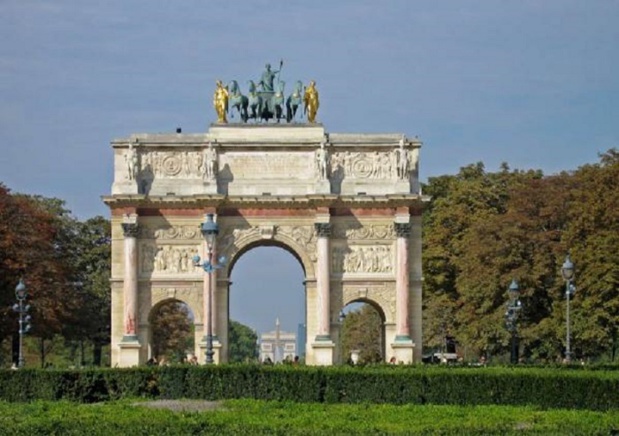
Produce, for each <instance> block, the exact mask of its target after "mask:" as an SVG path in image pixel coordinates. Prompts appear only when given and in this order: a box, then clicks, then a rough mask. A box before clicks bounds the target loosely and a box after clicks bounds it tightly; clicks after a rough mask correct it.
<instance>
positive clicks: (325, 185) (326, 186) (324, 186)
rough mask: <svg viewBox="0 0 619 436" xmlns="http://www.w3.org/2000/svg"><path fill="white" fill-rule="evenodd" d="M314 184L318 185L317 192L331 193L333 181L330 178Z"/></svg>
mask: <svg viewBox="0 0 619 436" xmlns="http://www.w3.org/2000/svg"><path fill="white" fill-rule="evenodd" d="M314 186H315V187H316V194H330V193H331V182H330V181H329V180H318V181H317V182H316V184H315V185H314Z"/></svg>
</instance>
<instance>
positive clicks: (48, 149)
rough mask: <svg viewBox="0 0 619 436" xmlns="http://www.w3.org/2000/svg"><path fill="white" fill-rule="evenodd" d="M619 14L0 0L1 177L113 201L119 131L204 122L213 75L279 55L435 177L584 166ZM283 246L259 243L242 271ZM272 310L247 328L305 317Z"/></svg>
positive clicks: (598, 145)
mask: <svg viewBox="0 0 619 436" xmlns="http://www.w3.org/2000/svg"><path fill="white" fill-rule="evenodd" d="M617 23H619V2H618V1H616V0H589V1H582V0H543V1H541V0H520V1H517V2H516V1H508V0H468V1H462V0H437V1H415V0H384V1H377V0H372V1H370V0H340V1H335V0H324V1H323V0H316V1H312V2H308V1H305V2H301V1H296V0H287V1H282V2H273V1H270V2H267V1H261V0H257V1H247V2H239V1H236V2H228V1H215V0H213V1H204V0H183V1H182V2H178V1H177V2H174V1H163V0H149V1H145V0H131V1H127V0H106V1H103V2H101V1H98V2H95V1H88V0H79V1H78V0H0V146H1V147H2V155H1V156H0V182H1V183H3V184H5V185H6V186H7V187H8V188H10V189H11V190H12V191H14V192H22V193H29V194H40V195H44V196H48V197H58V198H61V199H64V200H65V201H66V202H67V207H68V208H69V209H71V210H72V211H73V213H74V214H75V215H76V216H78V217H79V218H81V219H86V218H89V217H92V216H95V215H104V216H109V211H108V210H107V208H106V207H105V205H104V204H103V203H102V201H101V198H100V197H101V196H102V195H107V194H109V193H110V189H111V184H112V149H111V146H110V141H111V140H113V139H114V138H121V137H127V136H129V135H131V134H132V133H146V132H149V133H159V132H174V131H175V129H176V128H177V127H181V128H182V129H183V132H184V133H199V132H205V131H206V130H207V129H208V126H209V124H210V123H211V122H213V121H215V119H216V117H215V112H214V110H213V108H212V105H211V98H212V93H213V90H214V86H215V81H216V80H217V79H222V80H223V81H224V82H228V81H230V80H233V79H235V80H237V81H238V82H239V84H241V86H242V90H243V91H246V89H243V86H244V84H245V83H246V81H247V80H249V79H253V80H257V79H258V78H259V77H260V74H261V72H262V71H263V69H264V64H265V63H271V64H272V65H273V66H274V67H276V66H277V65H279V60H280V59H283V60H284V66H283V70H282V72H281V77H282V79H283V80H286V81H287V82H288V83H289V84H291V83H293V82H296V81H297V80H302V81H303V82H304V83H308V82H309V80H315V81H316V83H317V88H318V91H319V92H320V100H321V106H320V110H319V112H318V117H317V118H318V121H320V122H321V123H323V125H324V126H325V129H326V130H327V131H328V132H334V133H379V132H387V133H404V134H406V135H407V136H409V137H413V136H418V137H419V138H420V139H421V140H422V141H423V148H422V150H421V157H420V175H421V179H422V181H424V182H425V181H427V180H428V178H430V177H434V176H440V175H444V174H455V173H457V172H458V170H459V169H460V168H461V167H463V166H466V165H469V164H472V163H476V162H480V161H481V162H483V163H484V164H485V166H486V169H487V170H488V171H496V170H498V169H499V166H500V164H501V163H502V162H506V163H508V164H509V166H510V167H511V168H517V169H541V170H543V172H544V173H545V174H553V173H557V172H559V171H563V170H574V169H576V168H578V167H579V166H581V165H584V164H587V163H594V162H597V161H598V153H600V152H604V151H606V150H608V149H610V148H613V147H617V146H618V144H619V121H618V120H619V103H618V101H619V25H617ZM265 250H266V251H265ZM275 252H276V251H269V249H266V248H264V249H260V251H256V253H262V254H261V255H256V254H252V251H250V252H248V253H247V254H246V256H248V257H247V260H246V261H244V260H243V258H241V260H240V261H239V263H238V264H237V266H236V267H235V269H234V271H233V277H234V276H235V275H237V274H241V273H243V274H241V275H242V276H243V277H239V278H237V281H236V282H235V283H236V284H235V285H234V286H239V288H242V287H243V286H245V285H242V283H241V282H242V281H243V280H244V278H246V277H252V276H255V275H256V274H258V273H259V272H260V273H263V272H264V269H265V268H266V267H268V266H269V265H272V264H273V262H272V260H271V261H270V262H269V259H271V256H276V255H275V254H272V253H275ZM281 255H282V262H283V263H284V264H285V265H290V267H286V268H285V269H286V270H287V271H288V270H290V271H294V270H295V268H296V269H297V271H298V273H299V274H300V277H301V278H300V279H299V280H300V281H302V270H301V267H300V265H299V264H298V263H296V261H295V260H294V259H293V258H292V256H290V255H287V253H285V252H283V250H282V253H281ZM286 256H289V257H286ZM254 258H255V259H254ZM260 261H263V262H264V265H261V264H260ZM245 271H246V272H245ZM279 271H281V268H280V269H279ZM274 274H278V272H277V271H276V272H274ZM291 280H292V279H291ZM295 280H296V279H295ZM279 282H280V284H279V285H277V286H274V287H273V289H272V292H274V293H275V294H276V295H277V296H278V297H277V298H281V297H282V291H281V289H283V288H286V287H287V286H288V283H285V282H284V281H283V280H281V281H279ZM239 283H241V284H239ZM247 283H248V285H247V287H251V286H252V281H251V278H250V279H249V280H248V282H247ZM253 283H255V281H254V282H253ZM246 292H248V293H249V294H248V295H254V294H258V293H257V292H253V293H252V292H251V291H250V290H247V291H246ZM301 293H302V288H301ZM239 294H240V292H239ZM284 294H285V295H288V293H286V292H284ZM290 294H291V295H292V294H294V295H297V294H298V292H296V291H295V292H290ZM298 304H300V305H301V309H300V310H301V313H302V311H303V308H302V305H303V299H302V296H301V298H300V299H299V300H298V301H297V303H292V302H291V303H290V307H292V306H293V305H298ZM295 307H296V306H295ZM266 309H268V308H265V310H262V311H260V312H261V314H262V312H264V313H267V312H268V317H267V316H266V315H264V317H265V318H264V320H262V321H260V325H259V326H258V325H257V326H256V327H254V328H258V329H259V330H266V329H272V328H273V325H274V318H275V317H276V316H280V318H282V328H284V327H285V328H287V329H288V330H291V329H296V324H295V320H296V318H290V319H287V318H286V316H285V315H278V314H275V313H274V311H268V310H266ZM232 314H233V317H234V315H235V312H234V307H233V313H232ZM267 318H268V325H267ZM252 322H254V321H253V320H252ZM255 322H256V323H258V321H255ZM263 326H264V327H263Z"/></svg>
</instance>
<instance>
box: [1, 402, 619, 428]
mask: <svg viewBox="0 0 619 436" xmlns="http://www.w3.org/2000/svg"><path fill="white" fill-rule="evenodd" d="M141 402H143V400H122V401H114V402H106V403H96V404H76V403H70V402H66V401H61V402H49V401H37V402H32V403H7V402H0V435H2V436H4V435H28V436H33V435H83V434H88V435H106V436H107V435H110V434H131V435H178V434H181V435H183V434H189V435H199V434H226V435H228V434H230V435H234V434H242V435H244V436H248V435H339V434H342V435H344V434H351V435H352V434H354V435H380V434H384V435H391V434H393V435H398V434H400V435H405V434H406V435H411V434H433V435H434V434H444V435H449V434H454V435H455V434H457V435H466V434H497V435H498V434H500V435H505V434H517V435H522V434H551V435H552V434H557V435H559V434H560V435H571V434H587V435H595V434H605V435H607V434H614V433H615V432H619V411H615V410H613V411H608V412H595V411H587V410H577V411H576V410H564V409H552V410H542V409H540V408H536V407H514V406H442V405H423V406H422V405H402V406H396V405H388V404H381V405H375V404H318V403H292V402H279V401H257V400H227V401H223V402H222V403H221V405H222V406H221V407H220V408H218V409H216V410H209V411H202V412H196V411H193V412H191V411H186V410H185V411H172V410H167V409H159V408H156V409H154V408H149V407H144V405H140V403H141Z"/></svg>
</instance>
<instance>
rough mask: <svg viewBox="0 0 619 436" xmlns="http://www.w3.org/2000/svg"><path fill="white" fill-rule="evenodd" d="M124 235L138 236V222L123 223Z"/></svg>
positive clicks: (129, 236)
mask: <svg viewBox="0 0 619 436" xmlns="http://www.w3.org/2000/svg"><path fill="white" fill-rule="evenodd" d="M121 226H122V228H123V235H124V236H125V237H126V238H137V236H138V231H139V227H138V224H137V223H122V224H121Z"/></svg>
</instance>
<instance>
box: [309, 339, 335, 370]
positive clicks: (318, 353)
mask: <svg viewBox="0 0 619 436" xmlns="http://www.w3.org/2000/svg"><path fill="white" fill-rule="evenodd" d="M312 348H313V349H314V362H313V364H314V365H318V366H329V365H333V353H334V351H335V343H333V341H329V340H327V341H316V342H313V343H312Z"/></svg>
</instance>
